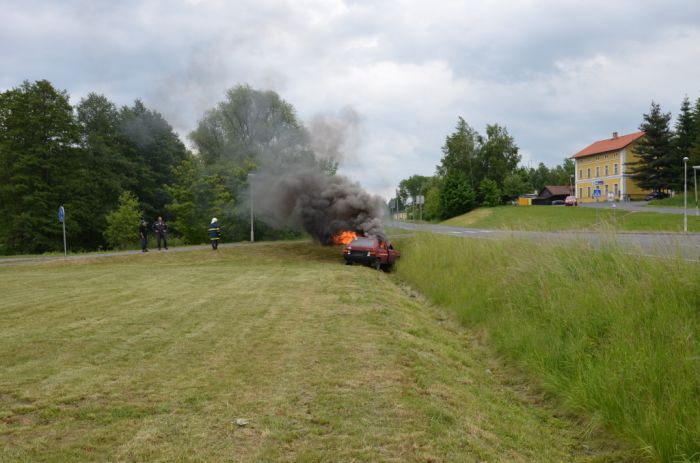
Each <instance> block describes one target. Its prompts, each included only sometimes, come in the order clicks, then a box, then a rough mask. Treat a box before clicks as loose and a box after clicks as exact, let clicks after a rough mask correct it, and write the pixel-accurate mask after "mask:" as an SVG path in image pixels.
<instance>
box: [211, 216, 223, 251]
mask: <svg viewBox="0 0 700 463" xmlns="http://www.w3.org/2000/svg"><path fill="white" fill-rule="evenodd" d="M219 238H221V228H220V227H219V222H218V221H217V220H216V217H214V218H213V219H211V223H210V224H209V240H211V248H212V249H213V250H214V251H216V250H217V249H218V248H219Z"/></svg>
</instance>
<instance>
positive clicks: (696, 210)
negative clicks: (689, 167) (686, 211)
mask: <svg viewBox="0 0 700 463" xmlns="http://www.w3.org/2000/svg"><path fill="white" fill-rule="evenodd" d="M698 169H700V166H693V179H694V180H695V182H694V183H695V215H696V216H697V215H698Z"/></svg>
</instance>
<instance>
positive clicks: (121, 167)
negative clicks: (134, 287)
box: [77, 93, 140, 247]
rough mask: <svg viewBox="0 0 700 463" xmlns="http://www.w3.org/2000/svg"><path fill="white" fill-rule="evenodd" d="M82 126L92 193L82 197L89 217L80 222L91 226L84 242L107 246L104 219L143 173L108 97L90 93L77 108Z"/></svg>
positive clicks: (82, 147)
mask: <svg viewBox="0 0 700 463" xmlns="http://www.w3.org/2000/svg"><path fill="white" fill-rule="evenodd" d="M77 121H78V124H79V126H80V148H81V150H82V153H83V156H82V159H83V161H82V163H81V169H82V170H83V171H84V175H85V177H88V178H89V179H90V181H89V191H88V192H87V194H85V195H83V196H82V202H83V204H84V207H83V208H81V210H82V211H84V213H85V215H84V216H81V217H79V218H78V220H80V221H81V222H85V223H90V224H91V226H90V227H86V228H85V230H84V233H83V234H82V236H81V237H80V241H81V242H82V243H84V244H85V245H88V246H90V247H95V246H97V245H100V244H104V231H105V227H106V223H105V221H104V220H103V218H104V217H105V216H106V215H107V214H108V213H109V212H110V211H112V210H114V208H115V207H116V205H117V201H118V199H119V195H120V194H121V193H122V192H123V191H124V190H125V189H127V188H129V187H130V186H131V187H133V186H134V185H133V182H132V180H131V177H130V176H131V175H132V173H133V172H136V171H138V170H139V169H140V167H139V166H136V165H134V160H130V159H128V158H127V156H126V155H125V153H124V145H123V144H122V142H121V138H120V131H119V124H120V121H119V112H118V111H117V108H116V106H115V105H114V103H112V102H110V101H109V100H108V99H107V98H106V97H105V96H103V95H97V94H95V93H90V94H88V96H87V97H86V98H83V99H82V100H81V101H80V103H79V104H78V106H77Z"/></svg>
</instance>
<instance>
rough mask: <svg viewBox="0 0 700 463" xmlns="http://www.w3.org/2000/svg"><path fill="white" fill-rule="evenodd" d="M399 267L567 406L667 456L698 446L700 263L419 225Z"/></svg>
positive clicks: (694, 454) (675, 457)
mask: <svg viewBox="0 0 700 463" xmlns="http://www.w3.org/2000/svg"><path fill="white" fill-rule="evenodd" d="M400 244H401V245H403V247H402V255H403V257H402V261H401V263H400V266H399V268H398V276H399V277H400V278H402V279H404V280H405V281H407V282H408V283H409V284H411V285H412V286H414V287H416V288H418V289H419V290H420V291H422V292H423V293H424V294H426V295H428V296H429V297H430V298H431V299H432V300H433V301H435V302H436V303H438V304H439V305H441V306H445V307H448V308H450V309H452V310H453V311H454V312H455V313H456V314H458V316H459V317H460V318H461V319H462V320H463V321H464V322H465V323H466V324H467V325H469V326H477V327H481V328H482V329H484V330H485V332H486V333H487V334H488V336H489V338H490V340H491V342H492V343H493V345H495V346H496V347H497V348H498V349H500V351H501V352H502V353H503V354H504V355H505V356H507V357H508V358H510V359H511V360H513V361H514V362H515V363H517V365H519V366H520V367H521V368H522V369H523V370H525V371H528V372H531V373H532V374H533V375H534V377H535V378H537V379H538V380H539V381H540V382H541V384H542V385H543V386H544V387H545V388H546V390H548V391H550V392H552V393H554V394H555V395H557V396H558V397H560V398H561V399H562V401H563V403H564V404H565V405H566V406H567V407H568V409H569V410H572V411H574V412H581V413H583V414H584V415H587V416H590V417H592V423H593V425H595V424H604V425H606V426H607V427H609V428H611V429H614V430H616V431H617V432H619V433H620V434H621V435H622V436H625V437H626V438H627V439H628V440H629V441H630V442H631V444H632V445H635V446H637V447H638V448H639V449H640V450H641V451H643V452H644V453H647V454H648V455H650V456H652V457H653V458H654V459H658V460H660V461H664V462H671V461H683V460H685V459H687V460H692V461H697V459H698V458H699V457H700V437H699V436H700V389H699V388H698V378H700V339H699V337H698V336H699V335H700V314H699V313H698V307H700V267H699V266H698V265H697V264H693V263H689V262H686V261H681V260H678V261H676V260H653V259H645V258H640V257H633V256H628V255H624V254H622V253H620V252H618V251H617V250H615V249H605V250H602V251H593V250H590V249H584V248H583V247H581V248H575V247H574V248H572V247H568V248H564V247H551V246H547V245H536V244H533V243H525V242H519V241H516V240H505V241H490V240H489V241H481V240H465V239H461V238H451V237H444V236H436V235H421V236H417V237H415V238H412V239H407V240H404V241H401V243H400Z"/></svg>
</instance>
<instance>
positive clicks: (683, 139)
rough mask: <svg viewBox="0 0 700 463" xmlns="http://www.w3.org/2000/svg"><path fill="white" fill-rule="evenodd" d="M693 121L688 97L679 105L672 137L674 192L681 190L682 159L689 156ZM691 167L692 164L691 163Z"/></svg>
mask: <svg viewBox="0 0 700 463" xmlns="http://www.w3.org/2000/svg"><path fill="white" fill-rule="evenodd" d="M694 119H695V117H694V115H693V111H692V109H691V107H690V100H688V97H685V98H684V99H683V103H681V111H680V113H678V119H676V133H675V134H674V137H673V146H674V148H675V151H676V154H675V159H676V162H675V163H674V164H673V166H672V168H671V171H672V172H673V176H674V178H675V180H676V181H675V182H673V183H672V185H673V189H674V190H676V191H682V190H683V158H684V157H686V156H687V157H689V158H690V156H691V153H690V149H691V146H692V144H693V136H694V127H693V125H694V123H695V120H694ZM691 160H692V158H691ZM691 165H693V164H692V163H691Z"/></svg>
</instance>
